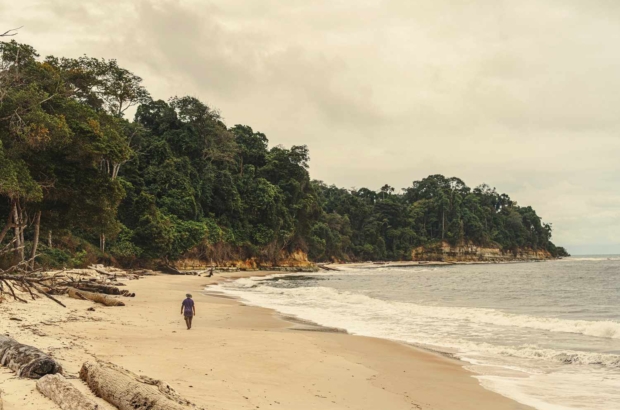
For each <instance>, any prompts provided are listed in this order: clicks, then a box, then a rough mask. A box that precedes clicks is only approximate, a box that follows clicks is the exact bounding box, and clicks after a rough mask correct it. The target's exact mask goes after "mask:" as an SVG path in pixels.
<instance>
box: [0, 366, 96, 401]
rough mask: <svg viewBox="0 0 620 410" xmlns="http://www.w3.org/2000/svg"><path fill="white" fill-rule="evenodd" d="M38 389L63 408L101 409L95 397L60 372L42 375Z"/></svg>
mask: <svg viewBox="0 0 620 410" xmlns="http://www.w3.org/2000/svg"><path fill="white" fill-rule="evenodd" d="M37 390H39V392H40V393H41V394H42V395H44V396H45V397H47V398H48V399H50V400H51V401H53V402H54V403H56V404H57V405H58V407H60V408H61V409H62V410H98V409H100V406H99V405H98V404H97V403H96V402H95V401H94V400H93V399H91V398H89V397H88V396H86V395H85V394H84V393H82V392H81V391H79V390H78V389H77V388H76V387H75V386H73V385H72V384H71V383H70V382H69V381H68V380H67V379H65V378H64V377H63V376H62V375H60V374H48V375H46V376H43V377H41V378H40V379H39V380H37ZM0 410H1V409H0Z"/></svg>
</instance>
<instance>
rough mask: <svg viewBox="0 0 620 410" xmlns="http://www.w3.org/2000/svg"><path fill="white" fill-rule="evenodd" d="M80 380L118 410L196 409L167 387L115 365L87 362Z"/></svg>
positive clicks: (165, 384)
mask: <svg viewBox="0 0 620 410" xmlns="http://www.w3.org/2000/svg"><path fill="white" fill-rule="evenodd" d="M80 378H81V379H82V380H84V382H86V384H87V385H88V387H90V389H91V390H92V391H93V393H95V395H97V396H99V397H101V398H102V399H104V400H105V401H107V402H108V403H110V404H112V405H114V406H116V407H118V408H119V410H186V409H187V408H188V407H190V406H191V407H192V408H196V407H194V406H193V405H192V404H191V403H190V402H189V401H188V400H185V399H183V398H182V397H181V396H179V394H178V393H177V392H176V391H174V389H173V388H172V387H170V385H168V383H165V382H163V381H161V380H155V379H151V378H149V377H146V376H138V375H136V374H134V373H132V372H130V371H129V370H126V369H124V368H122V367H120V366H117V365H115V364H113V363H107V362H96V363H94V362H86V363H84V364H83V365H82V369H81V370H80Z"/></svg>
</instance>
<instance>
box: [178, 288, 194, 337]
mask: <svg viewBox="0 0 620 410" xmlns="http://www.w3.org/2000/svg"><path fill="white" fill-rule="evenodd" d="M185 296H187V298H186V299H185V300H184V301H183V303H182V304H181V314H182V315H183V316H185V324H186V325H187V330H190V329H191V328H192V319H193V318H194V316H196V307H195V306H194V301H193V300H192V295H190V294H189V293H188V294H187V295H185Z"/></svg>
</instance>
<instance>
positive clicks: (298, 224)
mask: <svg viewBox="0 0 620 410" xmlns="http://www.w3.org/2000/svg"><path fill="white" fill-rule="evenodd" d="M0 59H1V62H2V64H1V65H0V99H1V100H0V102H1V104H0V198H2V200H1V201H0V217H1V218H2V221H3V222H2V223H1V224H0V229H1V231H0V269H1V268H2V267H3V266H11V265H12V264H15V263H16V262H17V263H22V264H29V265H31V266H32V267H33V268H34V267H35V266H40V267H44V268H62V267H67V268H70V267H82V266H87V265H89V264H92V263H104V264H109V265H117V266H122V267H138V266H156V265H161V264H163V265H166V266H169V265H174V264H175V263H182V264H188V263H189V264H190V265H191V264H197V265H204V266H238V267H241V268H247V269H250V268H258V267H261V266H279V265H286V266H302V265H307V264H309V263H311V262H327V261H329V262H353V261H367V260H381V261H406V260H463V261H469V260H495V259H497V260H510V259H546V258H557V257H562V256H566V255H567V252H566V251H565V250H564V249H563V248H562V247H557V246H556V245H554V244H553V243H552V242H551V234H552V229H551V225H550V224H547V223H543V222H542V219H541V217H539V216H538V215H537V213H536V212H535V211H534V209H532V208H531V207H529V206H520V205H518V204H517V203H516V202H515V201H513V200H512V199H511V198H510V197H509V196H508V195H507V194H504V193H500V192H498V191H496V189H495V188H491V187H490V186H487V185H480V186H478V187H475V188H470V187H468V186H467V185H466V184H465V183H464V182H463V181H462V180H461V179H459V178H456V177H444V176H442V175H430V176H428V177H427V178H424V179H421V180H418V181H414V182H413V183H412V184H411V185H410V186H408V187H405V188H403V189H402V190H400V191H396V189H395V188H393V187H391V186H389V185H387V184H386V185H384V186H383V187H381V188H380V189H379V190H378V191H375V190H372V189H368V188H361V189H344V188H339V187H336V186H334V185H327V184H325V183H323V182H321V181H316V180H312V179H311V177H310V174H309V170H308V169H309V165H308V162H309V159H310V156H309V150H308V148H307V147H306V146H305V145H300V146H292V147H290V148H286V147H283V146H272V147H270V146H269V144H268V140H267V137H266V136H265V135H264V134H263V133H260V132H257V131H254V130H253V129H252V128H251V127H249V126H247V125H235V126H232V127H229V126H227V125H226V124H225V123H224V121H223V119H222V117H221V116H220V113H219V112H218V111H217V110H216V109H214V108H213V107H210V106H208V105H206V104H205V103H203V102H201V101H199V100H198V99H196V98H194V97H174V98H171V99H169V100H168V101H163V100H154V99H152V98H151V96H150V94H149V92H148V90H146V89H145V87H144V86H143V85H142V80H141V78H140V77H138V76H136V75H135V74H133V73H131V72H129V71H128V70H126V69H124V68H122V67H120V66H119V65H118V63H117V62H116V61H115V60H104V59H97V58H90V57H86V56H84V57H80V58H77V59H74V58H58V57H53V56H49V57H46V58H40V57H39V55H38V54H37V53H36V51H35V50H34V49H33V48H32V47H30V46H28V45H26V44H20V43H17V42H15V41H11V42H4V43H0ZM129 109H131V110H130V111H132V110H135V116H134V118H133V120H130V119H128V118H126V117H127V112H128V110H129ZM132 112H133V111H132Z"/></svg>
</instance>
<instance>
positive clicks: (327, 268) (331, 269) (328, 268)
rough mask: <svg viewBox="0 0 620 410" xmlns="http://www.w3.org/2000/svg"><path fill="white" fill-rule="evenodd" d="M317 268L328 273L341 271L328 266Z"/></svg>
mask: <svg viewBox="0 0 620 410" xmlns="http://www.w3.org/2000/svg"><path fill="white" fill-rule="evenodd" d="M316 266H317V267H318V268H319V269H323V270H326V271H335V272H338V271H340V269H336V268H332V267H331V266H327V265H325V264H317V265H316Z"/></svg>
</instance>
